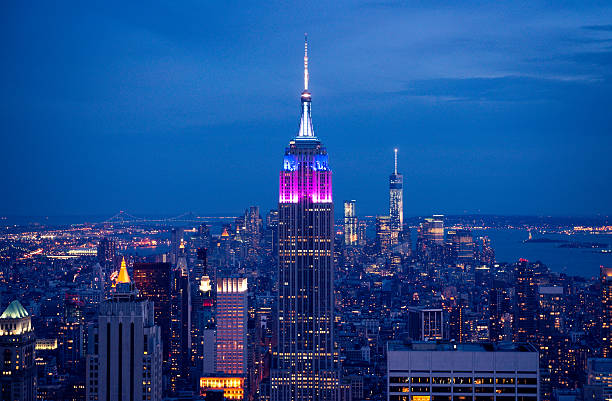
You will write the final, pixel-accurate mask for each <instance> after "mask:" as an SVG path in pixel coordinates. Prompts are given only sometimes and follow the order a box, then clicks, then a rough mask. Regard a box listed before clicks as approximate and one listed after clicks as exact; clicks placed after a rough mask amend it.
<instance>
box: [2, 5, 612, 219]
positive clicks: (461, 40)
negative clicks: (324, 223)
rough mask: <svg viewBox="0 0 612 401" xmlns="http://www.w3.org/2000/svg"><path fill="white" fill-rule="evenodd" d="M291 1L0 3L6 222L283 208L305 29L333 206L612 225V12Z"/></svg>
mask: <svg viewBox="0 0 612 401" xmlns="http://www.w3.org/2000/svg"><path fill="white" fill-rule="evenodd" d="M56 3H58V4H56ZM289 3H290V2H206V1H193V2H189V1H181V2H155V1H154V2H151V3H143V4H139V5H129V4H126V2H113V1H104V2H93V3H90V2H83V1H75V2H19V1H9V2H8V3H5V4H4V7H3V12H2V17H1V19H2V20H1V22H2V23H1V24H0V38H1V39H0V40H1V41H2V52H3V55H2V62H1V63H0V83H1V85H2V88H3V90H2V95H1V104H0V106H1V107H0V121H1V128H2V134H1V138H0V167H1V174H2V177H1V180H2V184H1V187H2V194H1V196H0V213H2V214H27V215H32V214H50V215H58V214H90V213H96V214H108V215H112V214H114V212H116V211H118V210H120V209H122V210H127V211H130V212H132V213H179V212H183V211H187V210H193V211H195V212H198V213H205V214H207V213H220V212H234V213H235V212H239V211H241V210H243V209H244V208H245V207H246V206H248V205H249V204H257V205H260V206H261V207H262V208H263V209H268V208H271V207H274V205H275V203H276V201H277V197H278V188H277V185H278V184H277V182H278V171H279V169H280V167H281V162H282V155H283V151H284V148H285V146H286V145H287V142H288V141H289V140H290V139H291V137H292V136H294V135H295V134H296V132H297V128H298V123H299V94H300V91H301V85H302V51H303V33H304V32H305V31H307V32H308V34H309V42H310V43H309V45H310V66H311V69H310V77H311V85H310V86H311V91H312V93H313V119H314V124H315V132H316V134H317V135H318V136H319V137H320V138H321V139H322V140H323V141H324V143H325V144H326V146H327V148H328V151H329V153H330V162H331V164H332V168H333V170H334V198H335V200H336V202H337V203H336V204H337V205H340V202H341V201H342V200H343V199H346V198H353V199H356V200H357V201H358V212H359V213H364V214H365V213H367V214H373V213H385V212H386V211H387V210H388V209H387V204H388V199H387V182H388V181H387V180H388V175H389V173H391V170H392V164H393V163H392V162H393V161H392V155H393V148H394V147H395V146H397V147H398V148H399V149H400V153H399V155H400V160H399V164H400V171H401V172H403V173H404V182H405V201H404V206H405V212H404V213H405V214H406V215H407V216H415V215H419V214H428V213H433V212H442V213H447V214H455V213H465V212H467V213H498V214H552V215H568V214H571V215H582V214H588V215H593V214H598V213H601V214H610V213H612V209H611V207H612V206H611V205H612V186H611V185H610V184H611V182H612V168H611V162H610V157H611V154H612V135H611V134H612V3H610V2H609V1H600V2H598V1H589V2H584V1H575V2H568V1H558V2H552V3H555V4H556V5H555V6H554V7H553V6H550V5H547V3H551V2H537V1H536V2H533V1H529V2H516V1H515V2H490V1H482V2H471V1H466V2H448V3H447V2H437V1H414V2H395V1H388V2H387V1H378V2H377V1H372V2H347V3H344V2H320V3H321V4H318V2H317V3H316V2H296V3H295V4H289ZM315 3H316V4H315ZM332 3H333V4H332ZM221 4H223V6H220V5H221Z"/></svg>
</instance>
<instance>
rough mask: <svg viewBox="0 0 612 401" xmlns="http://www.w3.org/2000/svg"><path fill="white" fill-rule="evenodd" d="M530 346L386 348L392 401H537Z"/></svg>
mask: <svg viewBox="0 0 612 401" xmlns="http://www.w3.org/2000/svg"><path fill="white" fill-rule="evenodd" d="M538 379H539V360H538V352H537V350H536V349H535V348H534V347H533V346H532V345H530V344H519V343H516V344H512V343H504V344H499V345H495V344H491V343H473V344H456V343H450V342H438V343H434V342H413V343H403V342H399V341H390V342H388V343H387V394H388V395H387V397H388V398H387V399H388V400H389V401H426V400H427V401H468V400H470V401H471V400H474V401H538V400H539V395H538V394H539V380H538Z"/></svg>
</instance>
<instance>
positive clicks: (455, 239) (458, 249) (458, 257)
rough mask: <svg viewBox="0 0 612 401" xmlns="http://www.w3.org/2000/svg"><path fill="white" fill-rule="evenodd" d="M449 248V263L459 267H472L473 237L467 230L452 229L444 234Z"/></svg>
mask: <svg viewBox="0 0 612 401" xmlns="http://www.w3.org/2000/svg"><path fill="white" fill-rule="evenodd" d="M446 239H447V245H448V248H449V251H450V252H449V253H450V255H449V256H450V259H451V260H449V262H453V263H455V264H456V265H457V266H459V267H466V266H473V265H474V248H475V245H474V237H472V232H471V231H470V230H468V229H452V230H448V232H447V233H446Z"/></svg>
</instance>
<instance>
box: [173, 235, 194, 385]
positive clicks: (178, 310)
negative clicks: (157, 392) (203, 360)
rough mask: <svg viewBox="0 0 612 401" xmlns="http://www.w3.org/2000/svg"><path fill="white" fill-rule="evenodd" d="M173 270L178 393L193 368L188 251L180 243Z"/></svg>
mask: <svg viewBox="0 0 612 401" xmlns="http://www.w3.org/2000/svg"><path fill="white" fill-rule="evenodd" d="M179 252H180V253H179V256H178V260H177V266H176V269H174V270H173V271H172V286H171V288H172V291H171V305H170V311H171V313H170V356H169V357H170V390H171V391H172V392H176V391H177V390H179V388H181V387H183V388H184V384H185V383H186V382H187V380H188V374H189V368H190V365H191V288H190V283H189V270H188V269H187V261H186V257H185V249H184V246H183V244H182V243H181V246H180V250H179Z"/></svg>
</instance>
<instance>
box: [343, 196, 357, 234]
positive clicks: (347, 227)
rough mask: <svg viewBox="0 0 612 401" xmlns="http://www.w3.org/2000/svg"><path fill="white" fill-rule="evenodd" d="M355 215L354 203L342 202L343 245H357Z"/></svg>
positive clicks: (350, 201)
mask: <svg viewBox="0 0 612 401" xmlns="http://www.w3.org/2000/svg"><path fill="white" fill-rule="evenodd" d="M357 240H358V237H357V214H356V211H355V201H354V200H347V201H344V245H357Z"/></svg>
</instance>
